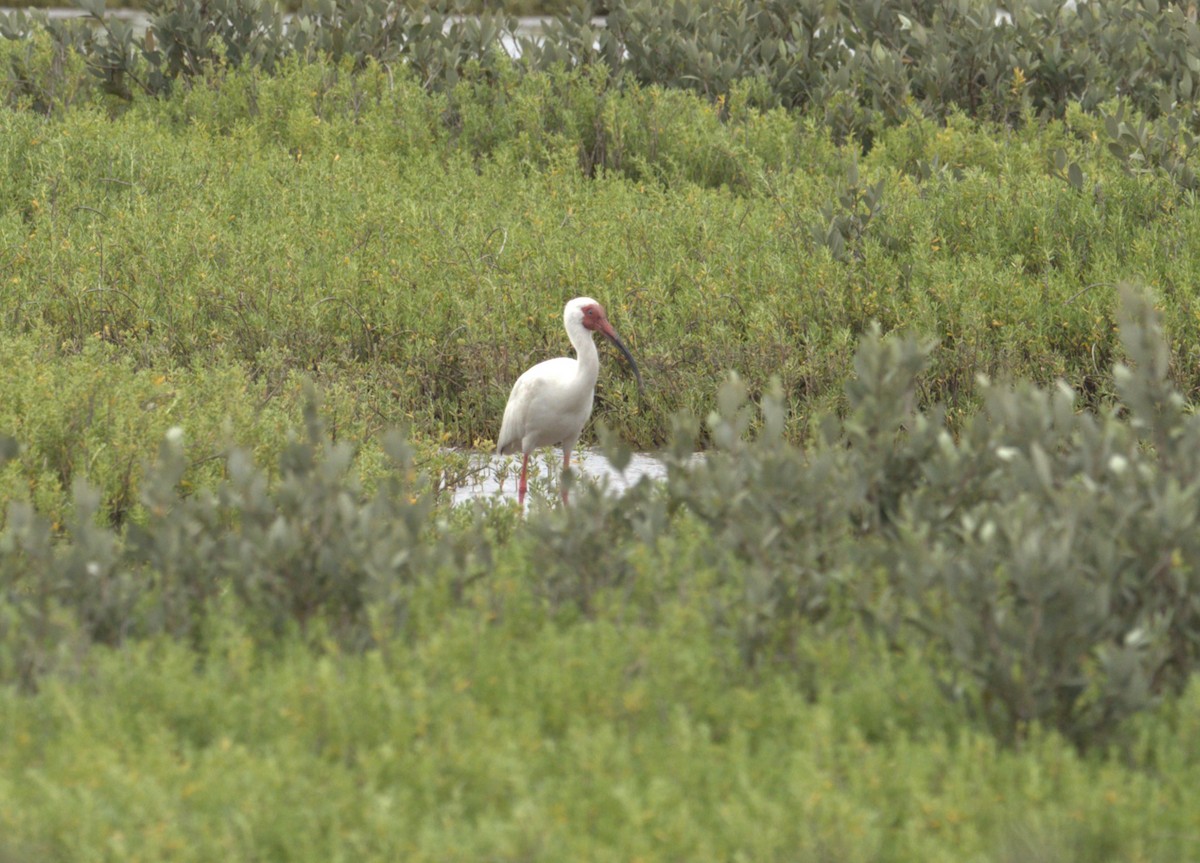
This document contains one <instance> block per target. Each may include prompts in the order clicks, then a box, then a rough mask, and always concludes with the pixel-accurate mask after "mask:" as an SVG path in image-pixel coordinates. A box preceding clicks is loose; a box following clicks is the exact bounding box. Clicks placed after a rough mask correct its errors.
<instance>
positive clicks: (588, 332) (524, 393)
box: [496, 297, 642, 504]
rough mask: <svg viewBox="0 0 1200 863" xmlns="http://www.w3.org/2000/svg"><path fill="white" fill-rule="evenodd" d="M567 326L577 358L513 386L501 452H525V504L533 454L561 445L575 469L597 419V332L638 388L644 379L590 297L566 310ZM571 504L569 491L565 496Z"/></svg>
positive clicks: (533, 371)
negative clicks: (574, 458) (582, 441)
mask: <svg viewBox="0 0 1200 863" xmlns="http://www.w3.org/2000/svg"><path fill="white" fill-rule="evenodd" d="M563 325H564V326H565V327H566V330H567V337H568V338H569V339H570V340H571V344H572V345H573V346H574V348H575V357H576V358H575V359H571V358H570V357H557V358H556V359H552V360H545V361H544V362H540V363H538V364H537V365H535V366H533V367H532V368H530V369H528V370H527V371H526V372H525V373H524V374H522V375H521V376H520V377H519V378H517V382H516V383H515V384H513V388H512V393H511V394H510V395H509V397H508V404H507V405H506V406H505V408H504V419H503V421H502V422H501V423H500V436H499V437H498V438H497V440H496V450H497V452H499V453H500V454H502V455H507V454H509V453H516V452H520V453H521V455H522V457H521V480H520V485H519V486H518V489H517V497H518V500H519V501H520V503H522V504H524V503H525V490H526V482H527V477H526V475H527V471H528V468H529V454H530V453H531V452H532V451H533V450H535V449H538V448H540V447H545V446H561V447H562V449H563V469H564V470H565V469H566V468H567V467H570V464H571V450H573V449H574V448H575V444H576V443H577V442H578V441H579V436H580V435H581V434H582V433H583V427H584V425H585V424H586V423H587V421H588V418H589V417H590V416H591V415H592V396H593V394H594V393H595V390H596V377H597V375H598V374H599V372H600V355H599V353H597V351H596V345H595V343H594V342H593V341H592V333H593V332H600V333H603V334H604V335H605V336H607V337H608V339H609V340H610V341H612V343H613V344H615V345H616V346H617V347H618V348H619V349H620V351H621V353H622V354H623V355H624V356H625V359H626V360H628V361H629V364H630V366H632V367H633V373H634V375H635V376H636V377H637V380H638V386H639V387H641V384H642V377H641V373H640V372H639V371H638V367H637V363H636V362H634V359H633V356H632V354H630V353H629V349H628V348H626V347H625V345H624V343H623V342H622V341H621V340H620V338H618V337H617V333H616V331H615V330H613V328H612V325H611V324H610V323H609V322H608V317H607V315H605V313H604V307H603V306H602V305H600V304H599V303H598V302H596V301H595V300H593V299H592V298H591V297H576V298H575V299H573V300H571V301H570V302H569V303H567V305H566V308H565V309H563ZM562 498H563V502H564V503H566V501H567V492H566V488H565V487H564V488H563V492H562Z"/></svg>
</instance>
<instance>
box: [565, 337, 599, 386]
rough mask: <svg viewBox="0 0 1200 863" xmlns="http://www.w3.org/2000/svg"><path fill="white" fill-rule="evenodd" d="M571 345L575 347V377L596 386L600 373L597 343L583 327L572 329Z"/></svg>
mask: <svg viewBox="0 0 1200 863" xmlns="http://www.w3.org/2000/svg"><path fill="white" fill-rule="evenodd" d="M569 335H570V337H571V344H572V345H574V347H575V362H576V369H575V377H576V379H580V380H584V381H587V382H588V384H590V385H591V386H595V384H596V377H597V376H598V375H599V373H600V354H599V353H597V352H596V343H595V342H594V341H592V334H591V332H590V331H589V330H587V329H585V328H584V327H582V326H579V327H575V328H572V330H571V332H570V333H569Z"/></svg>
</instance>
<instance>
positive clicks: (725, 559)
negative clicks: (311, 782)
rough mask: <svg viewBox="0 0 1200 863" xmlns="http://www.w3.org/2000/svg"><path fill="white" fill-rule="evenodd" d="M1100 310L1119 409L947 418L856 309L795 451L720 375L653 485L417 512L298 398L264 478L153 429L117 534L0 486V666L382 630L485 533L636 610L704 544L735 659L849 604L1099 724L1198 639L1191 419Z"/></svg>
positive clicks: (1129, 301) (557, 592)
mask: <svg viewBox="0 0 1200 863" xmlns="http://www.w3.org/2000/svg"><path fill="white" fill-rule="evenodd" d="M1121 333H1122V339H1123V343H1124V345H1125V353H1126V361H1125V362H1124V363H1123V364H1121V365H1120V366H1119V367H1118V371H1117V373H1116V379H1117V381H1118V382H1119V387H1120V393H1121V396H1122V398H1123V400H1124V404H1123V405H1122V406H1120V407H1114V408H1112V409H1107V410H1105V411H1102V412H1099V413H1096V412H1088V411H1081V410H1079V408H1078V406H1077V404H1076V396H1075V394H1074V393H1072V392H1071V391H1070V390H1069V389H1066V388H1062V387H1048V388H1037V387H1033V386H1030V385H1027V384H1020V385H1015V386H1009V385H1000V384H989V385H987V387H986V392H987V395H986V399H985V407H984V409H983V410H982V411H981V412H980V413H979V414H978V415H977V416H974V417H971V418H970V419H968V420H967V422H966V423H965V424H964V425H963V427H962V428H961V430H960V431H959V433H958V434H957V436H955V435H952V434H951V433H950V432H949V430H948V429H947V427H946V424H945V420H944V417H943V415H942V414H941V412H939V411H937V410H921V409H920V408H919V407H918V405H917V402H916V395H915V394H916V388H917V385H918V381H919V379H920V376H921V374H922V369H923V368H925V365H926V361H927V358H928V356H929V355H930V353H931V351H933V350H934V347H933V345H932V344H931V343H927V342H926V343H922V342H918V341H914V340H909V339H903V338H886V339H885V338H882V337H881V336H880V335H879V333H878V331H872V332H870V333H868V334H867V335H866V336H865V337H864V339H863V341H862V344H861V346H860V348H859V351H858V354H857V356H856V359H855V370H856V377H855V378H854V379H853V380H852V381H851V382H850V383H849V384H848V401H849V409H848V413H847V415H846V416H845V417H844V418H841V419H839V418H837V417H835V416H832V415H831V416H828V417H825V418H824V420H822V421H821V422H820V423H819V425H820V427H821V429H822V431H821V434H820V435H819V436H818V437H817V438H816V439H815V440H814V441H813V442H812V443H811V444H810V445H809V446H807V447H806V448H801V447H798V446H796V445H794V444H791V443H789V442H788V441H787V440H786V439H785V438H784V436H783V434H782V431H783V427H784V423H785V415H786V411H785V409H784V401H783V398H782V394H781V392H780V391H779V390H778V388H776V389H774V390H770V391H768V392H767V393H766V394H765V395H764V396H763V398H762V406H761V414H760V415H757V416H756V413H755V412H754V411H752V410H751V409H750V407H749V403H748V400H747V391H746V388H745V386H744V385H743V384H741V383H740V381H738V380H736V379H732V380H731V381H730V382H729V383H727V384H726V385H725V386H724V387H723V388H722V391H721V393H720V395H719V398H718V409H717V410H716V411H714V412H713V414H712V416H710V417H709V418H708V424H709V427H710V433H711V437H712V441H713V443H714V444H715V445H716V450H715V451H713V452H711V453H709V454H708V455H707V456H706V457H705V458H703V459H701V460H699V461H696V460H695V459H694V458H693V457H692V455H691V448H692V447H691V444H690V441H691V440H693V439H694V437H693V436H694V434H695V432H696V430H697V427H696V425H695V423H694V421H693V422H689V421H688V420H686V419H684V418H680V420H679V421H678V423H677V427H676V439H677V443H676V444H675V446H674V448H673V449H672V450H671V452H670V453H669V454H668V455H667V459H668V476H667V478H666V480H665V482H664V483H663V484H662V485H661V486H656V485H654V484H651V483H648V482H645V483H643V484H641V485H639V486H637V487H635V488H634V489H633V490H632V491H631V492H630V493H628V494H626V495H624V496H614V495H609V494H606V493H604V492H603V490H597V489H587V488H576V490H575V497H574V504H573V505H572V507H570V508H568V509H566V510H557V509H556V510H553V511H550V512H540V511H535V512H532V513H531V514H530V516H529V521H528V523H527V524H525V525H524V526H515V525H512V524H511V522H510V515H511V514H510V511H509V509H508V507H507V506H503V505H502V506H498V507H497V506H494V505H487V504H483V503H477V504H475V505H474V506H472V507H469V508H467V509H465V510H462V511H460V512H459V513H458V514H456V515H455V516H454V517H453V518H435V517H433V509H432V506H433V498H432V496H431V492H429V491H420V489H421V488H422V486H421V485H420V484H416V485H414V480H413V478H412V465H411V461H410V456H409V455H408V454H407V453H408V450H407V449H406V447H405V445H404V444H403V443H402V442H401V441H400V440H399V439H398V438H389V439H387V440H386V441H385V443H384V448H385V450H386V451H387V452H389V453H390V454H391V455H392V457H393V459H394V460H395V465H396V466H395V469H394V470H393V471H392V472H390V473H388V474H386V475H385V476H384V477H383V479H382V480H381V481H379V482H378V484H377V485H376V486H375V487H374V488H373V489H372V490H369V491H368V490H366V489H364V487H363V486H362V485H360V484H359V482H358V480H357V479H356V478H355V477H354V474H353V471H352V470H351V458H350V456H351V450H350V449H349V447H347V446H346V445H345V444H342V443H335V442H333V441H331V440H330V439H329V438H328V436H327V434H326V432H325V431H324V430H323V427H322V424H321V421H320V419H319V415H318V413H317V410H316V408H315V407H314V406H311V405H310V408H309V411H308V420H307V429H306V430H305V431H304V432H303V433H301V434H299V435H297V436H295V437H294V438H293V439H292V440H291V442H290V443H289V444H288V446H287V447H286V448H285V449H284V451H283V454H282V456H281V461H280V467H279V470H278V472H277V479H274V480H270V479H269V478H268V475H267V474H266V473H264V472H263V471H262V470H261V469H260V468H258V467H256V466H255V465H254V464H253V463H252V461H251V460H250V459H249V458H248V457H247V456H246V455H245V454H243V453H240V452H236V451H235V452H232V453H230V454H229V456H228V457H227V461H226V478H225V479H224V480H222V481H221V482H220V483H218V484H217V485H216V487H215V488H213V489H211V490H199V491H196V492H194V493H188V492H186V491H184V490H183V489H182V487H181V478H182V477H183V476H184V474H185V473H186V471H187V470H188V464H187V462H186V460H185V459H184V458H183V455H182V450H180V448H179V445H178V440H177V435H178V433H177V432H172V433H171V434H170V435H168V439H167V440H166V441H165V442H164V443H163V445H162V448H161V450H160V455H159V458H158V461H157V462H156V463H155V465H153V466H152V467H150V468H148V470H147V474H146V479H145V481H144V483H143V485H142V492H141V500H140V505H141V510H140V513H141V514H140V515H139V516H138V517H136V518H134V519H133V520H132V522H131V523H129V524H127V525H126V526H124V527H115V528H114V527H109V526H106V525H105V524H104V523H103V522H102V521H101V520H99V519H98V518H97V504H98V499H97V497H96V495H95V493H94V492H93V491H91V490H90V489H88V488H87V487H86V485H84V484H83V483H82V482H80V483H79V484H77V487H76V493H75V507H74V514H73V516H72V519H71V520H70V521H69V522H68V523H67V524H66V525H64V527H63V535H62V536H61V537H59V538H55V537H54V536H53V533H54V532H53V531H52V529H51V526H50V525H49V524H48V523H47V522H46V520H45V519H44V518H43V517H41V516H39V515H38V514H37V513H36V512H35V511H34V510H33V508H32V507H31V506H29V505H28V504H23V503H16V504H13V505H11V506H10V508H9V511H8V513H7V516H6V519H5V523H4V528H3V531H2V532H0V588H2V590H3V595H4V596H5V597H6V602H5V606H4V607H5V612H4V618H3V621H4V626H3V629H0V635H3V640H2V645H3V647H2V649H3V654H2V655H3V662H0V669H3V672H4V675H5V677H6V678H7V679H10V680H11V679H18V680H22V681H24V682H25V683H26V684H27V685H36V681H37V679H38V677H39V676H40V675H41V674H44V673H46V671H47V670H49V669H51V668H53V667H55V665H56V664H58V665H60V666H61V665H62V664H63V663H67V662H71V661H74V660H72V659H71V657H72V655H73V654H71V653H70V651H72V650H74V651H77V650H79V649H81V646H82V645H84V644H86V643H87V642H101V643H105V644H115V643H121V642H123V641H125V640H128V639H131V638H141V637H145V636H146V635H151V634H154V633H169V634H172V635H174V636H176V637H181V638H185V639H188V640H190V641H192V642H201V641H202V640H203V637H204V632H205V631H206V623H205V621H206V620H207V619H208V618H209V617H210V616H211V615H213V614H214V613H217V612H218V610H219V611H220V612H221V613H230V612H232V613H234V614H236V615H239V616H241V617H242V618H243V619H245V620H246V621H247V622H248V624H250V625H251V626H252V630H253V631H255V632H256V633H258V634H259V637H260V638H262V639H264V640H266V641H267V642H270V641H271V640H273V639H276V638H279V637H280V636H281V635H282V634H284V633H286V632H291V631H293V630H298V631H299V632H300V633H301V634H305V633H307V634H309V635H310V636H311V637H312V638H313V639H314V642H313V643H314V644H315V645H319V644H320V643H321V640H322V639H323V638H326V637H329V638H333V639H334V640H335V641H336V643H339V644H341V645H342V646H343V647H344V648H347V649H364V648H366V647H368V646H370V645H371V644H373V643H376V641H377V640H378V639H379V638H381V637H383V636H384V635H386V636H387V637H394V636H395V634H396V633H398V632H403V631H404V628H405V620H406V609H407V603H408V601H409V597H410V596H411V591H412V590H413V588H414V587H416V586H419V585H422V584H428V583H430V580H431V579H432V578H433V576H434V575H437V574H443V575H444V574H446V573H450V574H451V576H452V577H451V582H450V583H452V584H453V585H456V586H455V587H454V589H453V592H454V594H455V596H456V597H458V601H464V600H465V599H466V598H467V597H470V596H476V595H481V594H479V590H482V591H483V594H482V595H486V594H487V592H488V591H489V590H491V589H492V588H491V586H489V584H488V580H489V578H490V574H491V573H493V572H494V571H495V569H494V568H495V566H496V561H497V559H498V558H497V556H498V555H516V556H517V558H518V559H521V560H526V561H528V562H529V564H530V567H529V572H530V576H529V577H530V578H531V579H533V586H534V589H535V591H536V592H537V593H538V595H540V596H541V597H542V598H543V599H544V600H545V601H547V602H549V603H550V606H551V607H552V608H557V609H575V610H577V611H578V612H582V613H583V614H585V615H589V616H590V615H591V614H593V612H594V610H595V609H596V608H597V604H598V603H600V604H611V603H612V602H618V603H624V604H625V605H626V606H627V607H628V609H629V611H630V612H631V613H633V614H637V615H648V616H650V617H653V616H654V615H655V613H656V611H655V609H656V607H657V604H658V601H659V600H658V599H656V597H657V596H659V595H660V594H663V592H667V593H669V592H671V591H679V590H689V589H690V588H689V587H688V584H689V583H690V580H691V579H694V578H700V577H701V576H699V575H697V574H695V573H691V574H689V572H687V571H686V570H687V569H688V568H689V567H693V566H696V565H697V563H698V562H699V561H703V563H702V564H701V566H702V569H703V571H704V572H706V573H708V575H706V576H704V578H705V579H711V584H710V589H711V593H710V596H709V601H708V606H709V608H710V623H711V626H712V627H713V632H714V634H715V637H728V638H730V639H732V640H733V643H734V644H735V645H736V646H737V649H738V651H739V652H740V654H741V655H742V657H743V659H744V661H745V662H746V663H747V664H748V665H750V666H757V665H760V664H762V663H772V664H779V663H782V664H784V665H787V664H797V665H798V666H800V667H802V666H803V664H804V658H803V656H801V655H799V654H797V653H796V650H795V645H797V644H799V643H801V642H802V641H804V639H803V635H804V634H805V633H808V632H811V631H813V630H814V629H816V630H817V631H821V630H822V629H823V630H824V631H829V632H832V631H835V630H837V629H838V628H841V627H844V626H845V625H847V622H848V621H849V620H851V619H852V617H854V616H861V617H862V619H863V620H865V621H866V622H867V623H868V626H869V628H870V629H872V630H873V631H875V632H877V633H878V635H879V637H881V638H884V639H886V640H887V641H888V642H889V643H890V644H892V645H893V647H894V648H895V649H899V650H905V651H915V652H916V654H917V655H919V656H922V657H925V658H926V659H927V660H928V661H929V662H930V663H931V664H932V667H933V669H934V670H935V672H936V673H937V675H938V677H939V679H940V680H941V681H942V683H943V685H944V691H945V693H946V694H947V696H948V697H951V698H954V699H959V700H962V701H964V702H965V703H966V704H967V705H968V706H969V707H970V708H971V709H972V710H973V711H974V712H975V713H976V714H977V715H978V716H979V717H980V718H981V720H982V721H984V722H986V724H987V725H988V726H989V727H990V728H992V729H993V730H994V732H995V733H996V734H997V735H998V736H999V737H1000V738H1001V739H1004V740H1007V741H1016V740H1019V739H1021V738H1022V737H1023V736H1024V735H1025V734H1026V733H1027V732H1028V730H1029V728H1030V727H1031V726H1032V725H1034V724H1038V725H1045V726H1049V727H1053V728H1055V729H1057V730H1059V731H1060V732H1062V733H1063V734H1064V735H1065V736H1067V737H1068V738H1069V739H1071V740H1072V741H1074V742H1075V743H1076V744H1077V745H1079V746H1080V747H1087V746H1092V745H1097V744H1102V743H1106V742H1108V741H1110V740H1112V739H1114V737H1115V736H1117V735H1118V734H1119V731H1120V728H1121V727H1122V721H1123V720H1125V719H1127V718H1128V717H1129V716H1131V715H1133V714H1135V713H1137V712H1139V711H1141V710H1144V709H1145V708H1147V707H1148V706H1150V705H1152V704H1154V703H1156V702H1157V700H1159V699H1161V698H1163V697H1164V696H1167V695H1169V694H1171V693H1173V692H1177V691H1179V690H1180V689H1181V688H1182V687H1183V686H1184V685H1185V684H1186V682H1187V681H1188V679H1189V678H1190V677H1191V676H1192V675H1193V674H1194V672H1195V670H1196V668H1197V664H1198V662H1200V600H1198V599H1197V590H1196V585H1195V583H1194V582H1195V575H1194V573H1195V571H1196V562H1197V561H1198V560H1200V540H1198V539H1197V537H1200V531H1198V530H1197V519H1198V517H1200V510H1198V507H1197V500H1198V499H1200V458H1197V456H1196V453H1197V452H1200V422H1197V420H1196V419H1195V417H1194V415H1193V414H1191V413H1190V412H1189V411H1188V410H1186V405H1185V403H1184V402H1183V400H1182V398H1181V397H1180V396H1179V394H1178V393H1177V392H1176V391H1175V390H1174V389H1173V388H1172V386H1171V385H1170V383H1169V381H1168V378H1167V365H1166V357H1167V356H1168V354H1167V350H1166V346H1165V343H1164V340H1163V337H1162V333H1161V331H1160V329H1159V325H1158V323H1157V320H1156V318H1155V315H1154V313H1153V311H1152V309H1151V308H1150V305H1149V304H1148V303H1147V302H1146V301H1145V300H1144V299H1142V298H1141V297H1140V296H1139V295H1138V294H1136V293H1134V292H1132V291H1129V290H1127V291H1125V293H1124V294H1123V304H1122V317H1121ZM13 448H14V447H13V445H12V444H8V445H6V447H5V451H6V452H9V451H12V450H13ZM618 450H619V448H616V447H614V448H613V453H614V457H615V458H616V459H617V460H618V462H619V461H620V459H621V455H620V452H619V451H618ZM683 537H686V547H687V551H686V553H683V554H682V555H681V556H680V557H679V566H680V570H679V571H666V572H662V573H661V574H660V575H659V576H657V577H656V578H655V580H654V581H653V582H652V583H650V584H637V583H635V581H634V577H635V574H636V573H638V572H643V571H644V560H645V554H646V551H645V550H647V549H654V548H656V547H659V546H661V544H663V543H668V544H670V543H677V542H680V541H681V539H682V538H683ZM670 547H671V546H670V545H668V546H665V547H664V548H670ZM654 553H661V552H654ZM72 645H74V647H72ZM63 651H68V653H67V654H66V655H63Z"/></svg>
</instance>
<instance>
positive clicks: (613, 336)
mask: <svg viewBox="0 0 1200 863" xmlns="http://www.w3.org/2000/svg"><path fill="white" fill-rule="evenodd" d="M604 335H606V336H608V339H609V341H611V342H612V343H613V344H614V345H616V346H617V347H618V348H619V349H620V351H621V353H622V354H623V355H624V357H625V360H626V362H628V363H629V367H630V368H632V369H633V376H634V377H635V378H637V384H638V389H639V390H640V389H641V388H642V373H641V372H640V371H639V370H638V364H637V362H635V361H634V359H633V354H631V353H629V348H627V347H625V343H624V342H623V341H621V340H620V338H618V337H617V334H616V332H615V331H614V330H613V329H612V328H611V327H609V328H608V329H607V330H605V331H604Z"/></svg>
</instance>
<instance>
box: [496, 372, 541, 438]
mask: <svg viewBox="0 0 1200 863" xmlns="http://www.w3.org/2000/svg"><path fill="white" fill-rule="evenodd" d="M540 383H541V379H540V378H539V377H537V376H535V375H530V374H528V373H526V374H523V375H521V376H520V377H519V378H517V382H516V383H515V384H513V388H512V392H511V393H510V394H509V396H508V404H507V405H505V406H504V419H503V420H501V422H500V436H499V437H497V438H496V452H498V453H500V455H508V454H509V453H514V452H519V451H520V449H521V440H522V438H524V437H525V417H526V415H527V414H528V412H529V404H530V402H532V401H533V396H534V393H535V392H536V391H537V390H538V388H539V385H540Z"/></svg>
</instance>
